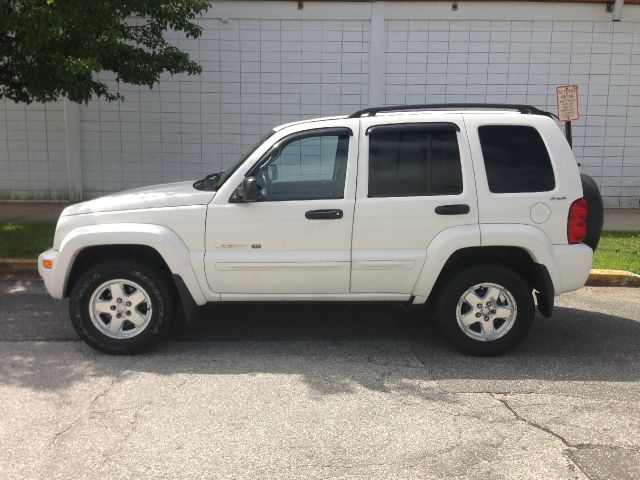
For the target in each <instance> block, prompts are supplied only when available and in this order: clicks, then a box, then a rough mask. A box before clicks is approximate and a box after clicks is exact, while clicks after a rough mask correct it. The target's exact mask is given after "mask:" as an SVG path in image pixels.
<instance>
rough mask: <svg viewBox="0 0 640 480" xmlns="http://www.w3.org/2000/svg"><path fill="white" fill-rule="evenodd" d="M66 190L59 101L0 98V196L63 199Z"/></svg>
mask: <svg viewBox="0 0 640 480" xmlns="http://www.w3.org/2000/svg"><path fill="white" fill-rule="evenodd" d="M67 193H68V180H67V165H66V145H65V128H64V107H63V104H62V102H56V103H50V104H47V105H46V106H45V105H42V104H35V103H34V104H31V105H25V104H17V103H14V102H12V101H10V100H5V99H0V198H3V199H9V198H11V199H14V198H15V199H21V198H29V199H39V200H43V199H64V198H66V196H67Z"/></svg>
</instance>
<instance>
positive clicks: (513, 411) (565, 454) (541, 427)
mask: <svg viewBox="0 0 640 480" xmlns="http://www.w3.org/2000/svg"><path fill="white" fill-rule="evenodd" d="M489 395H490V396H491V397H492V398H494V399H495V400H497V401H498V402H500V403H501V404H502V405H503V406H504V407H505V408H506V409H507V410H509V412H511V414H512V415H513V416H514V417H515V419H516V420H517V421H519V422H523V423H525V424H526V425H528V426H530V427H531V428H534V429H536V430H540V431H541V432H544V433H546V434H548V435H551V436H553V437H555V438H557V439H558V440H560V442H562V444H563V445H564V446H565V447H566V448H565V449H564V451H563V452H562V456H563V457H564V458H566V459H567V461H568V462H571V465H573V467H574V468H575V469H576V470H578V471H579V472H580V473H581V474H582V475H584V476H585V478H587V479H588V480H591V477H590V476H589V475H587V473H586V472H585V471H584V470H582V469H581V468H580V466H579V465H578V464H577V463H576V462H575V461H574V460H573V458H571V457H572V456H571V452H572V451H573V450H577V449H579V448H583V447H582V446H581V445H580V444H576V445H574V444H572V443H570V442H569V441H568V440H567V439H566V438H564V437H563V436H562V435H560V434H559V433H556V432H554V431H553V430H551V429H550V428H547V427H545V426H544V425H540V424H539V423H537V422H534V421H532V420H529V419H527V418H525V417H523V416H522V415H520V414H519V413H518V412H517V411H516V409H514V408H513V407H512V406H511V405H509V402H507V401H506V400H505V399H504V398H500V397H499V396H498V395H496V394H493V393H490V394H489Z"/></svg>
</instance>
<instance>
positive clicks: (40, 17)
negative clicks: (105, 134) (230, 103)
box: [0, 0, 210, 103]
mask: <svg viewBox="0 0 640 480" xmlns="http://www.w3.org/2000/svg"><path fill="white" fill-rule="evenodd" d="M209 6H210V2H209V1H208V0H0V98H2V97H6V98H10V99H12V100H14V101H16V102H27V103H31V102H33V101H38V102H48V101H53V100H56V99H57V98H59V97H61V96H62V97H65V96H66V97H68V98H69V99H70V100H72V101H74V102H78V103H81V102H85V103H86V102H88V101H89V100H90V99H91V98H92V97H93V96H94V95H95V96H97V97H104V98H105V99H107V100H109V101H114V100H120V99H122V98H123V97H122V96H121V95H120V93H119V92H117V91H112V90H110V89H109V87H108V86H107V85H106V84H105V83H103V82H101V81H99V80H98V79H97V74H98V73H99V72H101V71H103V70H107V71H112V72H114V73H115V77H116V80H117V81H118V82H126V83H131V84H135V85H146V86H148V87H152V86H153V85H154V84H156V83H157V82H158V80H159V77H160V74H161V73H162V72H165V71H166V72H169V73H171V74H178V73H188V74H190V75H194V74H198V73H200V72H201V71H202V68H201V67H200V65H199V64H198V63H196V62H194V61H193V60H192V59H191V58H190V57H189V55H188V54H187V53H185V52H182V51H180V50H179V49H178V48H177V47H175V46H174V45H171V44H170V43H168V42H167V41H166V40H165V38H164V37H163V32H164V31H165V30H167V29H172V30H175V31H178V32H184V34H185V35H186V36H187V37H188V38H197V37H199V36H200V34H201V33H202V29H201V27H200V26H198V25H197V24H195V23H194V22H193V21H192V20H193V19H194V18H195V17H196V16H197V15H199V14H201V13H202V12H203V11H205V10H206V9H207V8H208V7H209Z"/></svg>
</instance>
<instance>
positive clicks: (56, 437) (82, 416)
mask: <svg viewBox="0 0 640 480" xmlns="http://www.w3.org/2000/svg"><path fill="white" fill-rule="evenodd" d="M128 371H129V369H128V367H127V368H124V369H123V370H122V371H121V372H120V373H119V374H118V375H116V376H115V377H113V378H112V379H111V382H109V384H108V385H107V386H106V387H105V388H104V389H103V390H102V391H101V392H100V393H98V394H97V395H95V396H94V397H93V398H92V399H91V401H90V402H89V404H88V405H87V407H86V408H85V409H84V411H83V412H82V413H81V414H80V415H78V416H77V417H76V418H75V419H74V420H72V421H71V422H70V423H69V424H68V425H67V426H65V427H64V428H62V429H61V430H60V431H58V432H56V434H55V435H54V436H53V439H52V440H51V442H50V443H49V447H48V448H52V447H53V446H55V444H56V442H57V441H58V440H59V439H60V438H61V437H62V436H63V435H65V434H66V433H67V432H68V431H69V430H71V429H72V428H73V427H75V426H76V425H77V424H78V423H80V421H81V420H83V419H85V418H87V416H89V415H91V414H92V413H95V410H93V405H95V403H96V402H97V401H98V400H99V399H100V398H102V397H104V396H105V395H107V394H108V393H109V391H110V390H111V389H112V388H113V387H114V386H115V385H116V384H117V383H118V382H119V381H120V380H121V379H122V377H123V376H124V374H125V373H127V372H128Z"/></svg>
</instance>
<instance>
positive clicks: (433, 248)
mask: <svg viewBox="0 0 640 480" xmlns="http://www.w3.org/2000/svg"><path fill="white" fill-rule="evenodd" d="M479 246H480V227H479V225H478V224H473V225H460V226H458V227H451V228H447V229H445V230H442V231H441V232H440V233H438V234H437V235H436V236H435V237H434V238H433V240H431V243H429V246H428V247H427V255H426V259H425V261H424V264H423V265H422V271H421V272H420V275H418V279H417V280H416V283H415V285H414V287H413V292H412V293H411V295H413V296H414V297H415V299H414V303H424V302H425V301H426V299H427V297H428V296H429V294H430V293H431V290H433V287H434V285H435V284H436V281H437V280H438V277H439V276H440V273H441V272H442V269H443V268H444V266H445V264H446V263H447V260H449V257H451V255H453V254H454V253H455V252H456V251H458V250H460V249H462V248H467V247H479Z"/></svg>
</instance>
